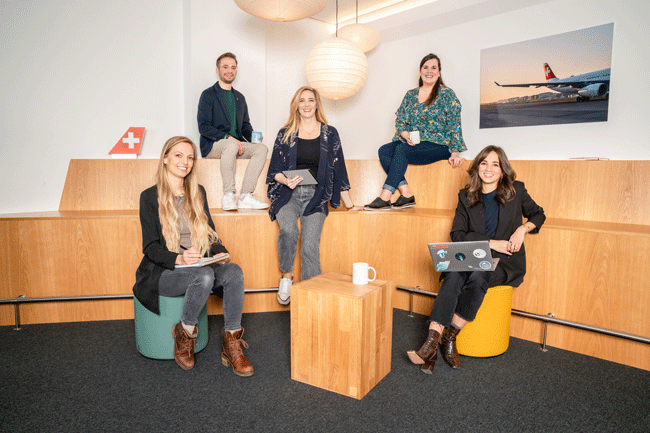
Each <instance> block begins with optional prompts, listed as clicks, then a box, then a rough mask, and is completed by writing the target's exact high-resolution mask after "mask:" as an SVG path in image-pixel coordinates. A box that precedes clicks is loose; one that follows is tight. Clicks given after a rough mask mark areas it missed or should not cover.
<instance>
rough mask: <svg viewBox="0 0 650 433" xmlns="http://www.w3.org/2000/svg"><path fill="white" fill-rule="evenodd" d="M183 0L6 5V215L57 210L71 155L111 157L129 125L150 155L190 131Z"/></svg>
mask: <svg viewBox="0 0 650 433" xmlns="http://www.w3.org/2000/svg"><path fill="white" fill-rule="evenodd" d="M181 14H182V9H181V2H180V1H178V0H140V1H137V2H133V1H131V0H112V1H110V2H83V1H74V0H38V1H37V0H23V1H18V0H9V1H3V2H2V5H1V6H0V64H1V65H2V74H1V75H0V106H1V107H2V115H1V116H0V137H2V138H1V140H2V154H3V156H4V161H5V164H4V169H3V170H2V171H0V183H1V184H2V192H1V193H0V212H2V213H5V212H31V211H45V210H56V209H57V208H58V205H59V200H60V198H61V191H62V189H63V184H64V181H65V175H66V172H67V168H68V163H69V161H70V159H72V158H107V157H108V152H109V151H110V149H111V148H112V147H113V145H114V144H115V143H116V142H117V141H118V139H119V138H120V137H121V136H122V134H123V133H124V132H125V131H126V129H127V128H128V127H130V126H145V127H147V131H146V136H145V140H144V147H143V152H142V153H143V154H144V155H148V156H152V155H155V156H158V154H159V152H160V150H159V149H160V147H157V145H158V143H160V141H161V140H164V139H166V138H167V137H169V136H171V135H174V134H177V133H178V131H181V130H182V126H183V117H182V111H181V110H179V107H181V104H182V92H183V86H182V84H183V69H182V66H183V63H182V20H180V19H179V18H180V17H181Z"/></svg>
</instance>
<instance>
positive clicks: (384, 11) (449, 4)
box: [312, 0, 486, 24]
mask: <svg viewBox="0 0 650 433" xmlns="http://www.w3.org/2000/svg"><path fill="white" fill-rule="evenodd" d="M484 1H486V0H338V21H339V24H341V23H343V22H344V23H345V24H349V23H350V21H351V22H354V21H355V14H356V6H357V3H358V7H359V9H358V12H359V22H363V23H366V22H368V23H369V22H372V21H374V20H376V19H378V18H384V17H387V16H391V15H395V14H399V13H401V12H404V11H407V10H411V9H414V8H418V7H422V6H425V5H429V9H430V8H431V6H432V4H433V3H436V4H437V6H438V8H437V9H439V10H440V13H443V12H449V11H451V10H455V9H460V8H464V7H467V6H468V5H471V4H476V3H482V2H484ZM336 3H337V2H336V0H328V1H327V6H326V7H325V9H323V11H322V12H320V13H318V14H316V15H314V16H312V18H313V19H316V20H319V21H323V22H327V23H329V24H335V23H336Z"/></svg>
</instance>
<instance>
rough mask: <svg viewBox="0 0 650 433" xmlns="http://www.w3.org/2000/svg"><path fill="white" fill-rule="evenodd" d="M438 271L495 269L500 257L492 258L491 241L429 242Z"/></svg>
mask: <svg viewBox="0 0 650 433" xmlns="http://www.w3.org/2000/svg"><path fill="white" fill-rule="evenodd" d="M428 245H429V252H430V253H431V259H433V264H434V266H435V269H436V272H467V271H469V272H471V271H493V270H495V269H496V267H497V263H499V259H493V258H492V251H491V250H490V241H471V242H444V243H434V244H428Z"/></svg>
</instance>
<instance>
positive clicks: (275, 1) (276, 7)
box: [235, 0, 327, 21]
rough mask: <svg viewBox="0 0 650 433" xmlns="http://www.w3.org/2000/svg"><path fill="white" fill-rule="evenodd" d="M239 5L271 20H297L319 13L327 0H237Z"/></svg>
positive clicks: (245, 10)
mask: <svg viewBox="0 0 650 433" xmlns="http://www.w3.org/2000/svg"><path fill="white" fill-rule="evenodd" d="M235 3H236V4H237V6H239V7H240V9H242V10H243V11H244V12H248V13H249V14H251V15H254V16H256V17H258V18H262V19H265V20H269V21H297V20H301V19H303V18H308V17H310V16H312V15H314V14H317V13H319V12H320V11H322V10H323V9H325V6H326V5H327V0H235Z"/></svg>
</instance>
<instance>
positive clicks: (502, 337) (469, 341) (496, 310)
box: [456, 286, 512, 357]
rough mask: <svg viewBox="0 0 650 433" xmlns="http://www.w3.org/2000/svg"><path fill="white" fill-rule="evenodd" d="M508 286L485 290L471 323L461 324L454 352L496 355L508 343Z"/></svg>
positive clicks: (509, 294)
mask: <svg viewBox="0 0 650 433" xmlns="http://www.w3.org/2000/svg"><path fill="white" fill-rule="evenodd" d="M511 308H512V287H511V286H496V287H491V288H489V289H488V291H487V293H486V295H485V299H483V303H482V304H481V308H479V310H478V313H477V314H476V319H474V321H473V322H470V323H468V324H467V325H465V327H464V328H463V330H462V331H461V332H460V333H459V334H458V337H457V338H456V345H457V347H458V353H460V354H461V355H465V356H476V357H488V356H497V355H501V354H502V353H504V352H505V351H506V350H508V344H509V343H510V309H511Z"/></svg>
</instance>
